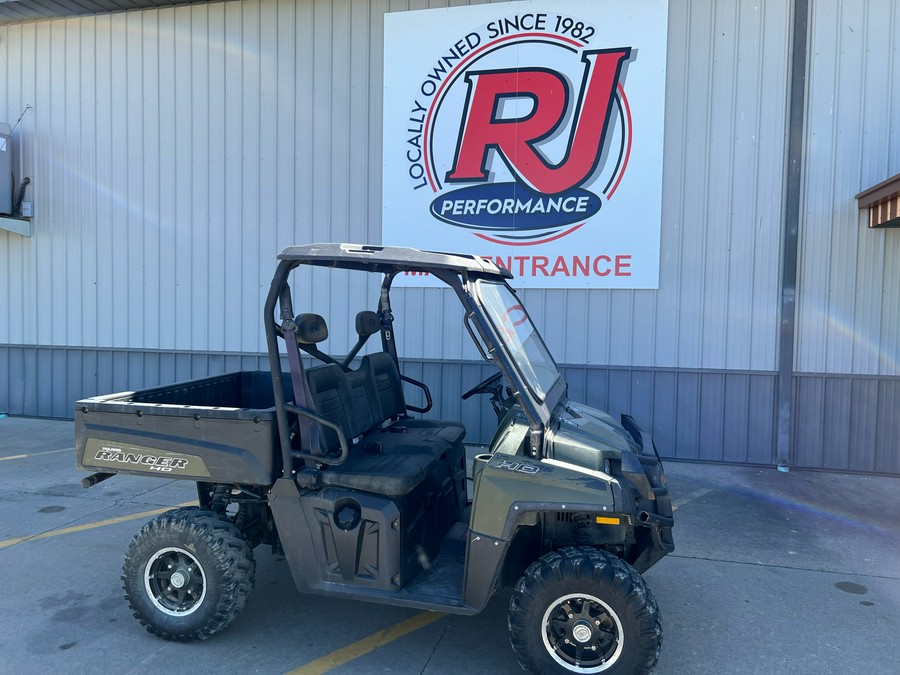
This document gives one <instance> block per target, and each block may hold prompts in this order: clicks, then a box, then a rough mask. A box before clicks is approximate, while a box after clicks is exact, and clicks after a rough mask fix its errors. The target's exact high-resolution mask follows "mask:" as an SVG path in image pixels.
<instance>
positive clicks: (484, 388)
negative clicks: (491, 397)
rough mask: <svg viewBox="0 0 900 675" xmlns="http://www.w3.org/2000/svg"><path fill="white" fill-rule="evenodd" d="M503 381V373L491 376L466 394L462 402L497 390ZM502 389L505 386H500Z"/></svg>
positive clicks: (498, 372)
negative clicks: (498, 384)
mask: <svg viewBox="0 0 900 675" xmlns="http://www.w3.org/2000/svg"><path fill="white" fill-rule="evenodd" d="M502 379H503V373H501V372H500V371H497V372H496V373H494V374H493V375H491V376H490V377H489V378H487V379H486V380H483V381H481V382H479V383H478V384H476V385H475V386H474V387H472V388H471V389H469V391H467V392H466V393H465V394H463V395H462V400H463V401H465V400H466V399H467V398H471V397H472V396H474V395H475V394H488V393H490V392H491V390H493V389H495V388H497V383H498V382H499V381H500V380H502ZM500 386H501V387H502V386H503V385H500Z"/></svg>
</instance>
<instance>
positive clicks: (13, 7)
mask: <svg viewBox="0 0 900 675" xmlns="http://www.w3.org/2000/svg"><path fill="white" fill-rule="evenodd" d="M206 2H207V0H0V25H2V24H7V23H17V22H20V21H41V20H45V19H58V18H61V17H69V16H85V15H90V14H109V13H110V12H124V11H128V10H132V9H151V8H157V7H171V6H173V5H193V4H204V3H206Z"/></svg>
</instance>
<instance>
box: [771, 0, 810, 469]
mask: <svg viewBox="0 0 900 675" xmlns="http://www.w3.org/2000/svg"><path fill="white" fill-rule="evenodd" d="M793 16H794V19H793V23H794V26H793V34H792V36H791V75H790V82H789V87H790V89H789V102H788V135H787V165H786V171H785V191H784V220H783V228H782V234H783V240H782V246H781V251H782V253H781V255H782V259H781V324H780V332H779V341H778V414H777V427H776V434H777V436H776V441H775V453H776V454H775V461H776V464H777V466H778V470H779V471H788V470H789V467H790V464H791V455H792V448H791V427H792V413H793V390H794V346H795V344H796V337H797V328H796V304H797V303H796V297H797V257H798V250H799V247H798V241H799V234H800V206H801V199H800V197H801V194H800V193H801V189H802V182H801V178H802V173H803V135H804V124H803V122H804V118H805V116H806V59H807V53H808V49H809V44H808V24H809V0H794V11H793Z"/></svg>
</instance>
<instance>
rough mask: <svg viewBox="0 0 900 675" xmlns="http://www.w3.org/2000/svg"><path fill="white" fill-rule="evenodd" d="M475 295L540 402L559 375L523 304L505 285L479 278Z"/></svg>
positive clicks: (526, 382)
mask: <svg viewBox="0 0 900 675" xmlns="http://www.w3.org/2000/svg"><path fill="white" fill-rule="evenodd" d="M477 288H478V297H479V298H480V299H481V304H482V306H483V307H484V311H485V313H486V314H487V316H488V319H489V320H490V322H491V324H492V325H493V327H494V329H495V330H496V331H497V334H498V335H499V336H500V338H501V339H502V340H503V342H504V344H505V345H506V348H507V351H508V352H509V355H510V356H511V357H512V359H513V361H515V363H516V366H517V367H518V370H519V372H520V373H521V375H522V377H523V379H524V380H525V384H526V385H527V386H528V388H529V389H530V390H531V393H532V394H533V395H534V396H535V398H537V399H538V401H540V402H543V401H544V399H545V398H546V397H547V393H548V392H549V391H550V389H551V388H552V387H553V385H554V384H556V381H557V380H558V379H559V378H560V375H559V370H557V368H556V363H554V361H553V357H552V356H550V352H548V351H547V347H546V346H545V345H544V341H543V340H542V339H541V336H540V334H539V333H538V332H537V329H536V328H535V327H534V324H533V323H531V319H530V318H529V316H528V314H527V313H526V312H525V307H523V306H522V303H521V302H519V299H518V298H517V297H516V296H515V295H514V294H513V293H512V291H510V289H509V287H508V286H506V285H505V284H496V283H490V282H487V281H482V280H479V281H478V283H477Z"/></svg>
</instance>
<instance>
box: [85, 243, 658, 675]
mask: <svg viewBox="0 0 900 675" xmlns="http://www.w3.org/2000/svg"><path fill="white" fill-rule="evenodd" d="M278 259H279V261H280V262H279V264H278V267H277V270H276V272H275V277H274V279H273V280H272V284H271V287H270V290H269V293H268V297H267V299H266V303H265V311H264V315H263V321H264V323H265V332H266V339H267V345H268V356H269V365H270V370H269V372H237V373H232V374H228V375H221V376H217V377H209V378H205V379H202V380H196V381H191V382H186V383H180V384H175V385H171V386H166V387H158V388H153V389H145V390H143V391H137V392H128V393H119V394H112V395H107V396H98V397H95V398H89V399H85V400H82V401H78V403H77V404H76V425H75V443H76V453H77V461H78V466H79V468H82V469H87V470H91V471H94V472H96V473H94V474H92V475H91V476H89V477H88V478H85V479H84V481H82V482H83V484H84V485H85V486H86V487H87V486H89V485H93V484H95V483H97V482H99V481H100V480H104V479H106V478H109V477H110V476H112V475H114V474H116V473H124V474H136V475H145V476H158V477H165V478H170V479H171V478H179V479H185V480H192V481H195V482H196V484H197V492H198V496H199V507H192V508H180V509H176V510H173V511H169V512H167V513H165V514H163V515H161V516H159V517H157V518H155V519H154V520H152V521H151V522H150V523H148V524H147V525H145V526H144V528H143V529H142V530H141V531H140V532H139V533H138V534H137V535H136V536H135V537H134V539H133V540H132V542H131V544H130V547H129V549H128V552H127V554H126V556H125V563H124V569H123V576H122V579H123V582H124V586H125V595H126V598H127V600H128V602H129V605H130V607H131V609H132V610H133V611H134V614H135V617H136V618H137V619H139V620H140V622H141V623H142V624H143V625H144V626H145V627H146V628H147V630H149V631H150V632H151V633H154V634H156V635H158V636H160V637H163V638H165V639H169V640H181V641H189V640H203V639H206V638H208V637H210V636H211V635H213V634H214V633H217V632H218V631H220V630H222V629H223V628H225V627H226V626H227V625H228V624H229V623H230V622H231V621H232V620H233V619H234V617H235V616H236V615H237V613H238V612H239V611H240V610H241V608H242V607H243V606H244V604H245V602H246V600H247V597H248V595H249V594H250V591H251V589H252V587H253V582H254V573H255V563H254V558H253V549H254V548H255V547H256V546H258V545H259V544H268V545H270V546H271V547H272V548H273V550H274V551H275V552H277V553H283V555H284V556H285V558H286V560H287V564H288V565H289V567H290V570H291V574H292V575H293V578H294V581H295V583H296V586H297V588H298V589H299V590H300V591H302V592H305V593H319V594H323V595H330V596H335V597H344V598H353V599H356V600H367V601H370V602H377V603H385V604H390V605H400V606H405V607H413V608H419V609H425V610H440V611H442V612H450V613H456V614H476V613H478V612H480V611H481V610H483V609H484V608H485V606H486V605H487V603H488V601H489V600H490V598H491V597H492V596H493V595H494V594H495V593H497V592H498V591H499V590H500V589H502V588H504V587H509V586H513V587H514V589H513V591H512V599H511V601H510V606H509V631H510V640H511V642H512V646H513V649H514V650H515V652H516V654H517V656H518V658H519V661H520V663H521V664H522V666H523V667H524V668H526V669H529V670H532V671H534V672H539V673H548V672H562V673H597V672H606V673H647V672H650V671H652V669H653V667H654V666H655V664H656V660H657V657H658V654H659V648H660V643H661V637H662V633H661V624H660V618H659V611H658V609H657V603H656V600H655V598H654V597H653V594H652V593H651V592H650V590H649V589H648V588H647V586H646V585H645V583H644V580H643V579H642V577H641V576H640V574H639V573H640V572H643V571H644V570H646V569H648V568H649V567H650V566H651V565H653V564H654V563H656V562H657V561H658V560H660V559H661V558H662V557H663V556H664V555H666V553H668V552H670V551H672V550H673V549H674V544H673V539H672V524H673V520H672V508H671V501H670V498H669V496H668V491H667V487H666V484H665V483H666V481H665V477H664V475H663V469H662V464H661V462H660V460H659V456H658V454H657V452H656V448H655V447H654V444H653V441H652V439H651V438H650V436H649V435H648V434H647V433H646V432H644V431H642V430H641V429H640V427H639V426H638V425H637V424H636V423H635V421H634V420H633V419H631V418H630V417H629V416H627V415H623V416H622V418H621V420H620V422H617V421H615V420H614V419H613V418H611V417H610V416H609V415H607V414H606V413H603V412H601V411H599V410H594V409H591V408H588V407H586V406H584V405H581V404H578V403H574V402H572V401H569V400H568V398H567V395H566V394H567V388H566V383H565V382H564V380H563V378H562V377H561V376H560V373H559V371H558V370H557V366H556V364H555V363H554V361H553V358H552V357H551V356H550V353H549V352H548V351H547V348H546V346H545V345H544V343H543V341H542V340H541V337H540V335H539V334H538V332H537V330H536V328H535V326H534V325H533V324H532V322H531V319H530V318H529V316H528V313H527V312H526V311H525V309H524V307H523V305H522V303H521V302H520V300H519V299H518V298H517V297H516V294H515V292H514V291H513V290H512V289H511V288H510V287H509V285H508V284H507V280H508V279H511V278H512V275H511V274H510V273H509V272H508V271H507V270H505V269H502V268H499V267H497V266H496V265H494V264H493V263H492V262H490V261H486V260H483V259H481V258H479V257H475V256H470V255H453V254H446V253H431V252H425V251H418V250H413V249H406V248H393V247H381V246H358V245H349V244H316V245H309V246H291V247H288V248H286V249H285V250H284V251H282V253H281V254H280V255H279V256H278ZM299 265H314V266H319V267H326V268H339V269H347V270H358V271H363V272H369V273H373V274H377V275H381V277H382V279H383V280H382V283H381V290H380V295H379V297H378V299H377V305H376V306H377V310H376V311H361V312H359V314H357V315H356V317H355V318H356V321H355V327H356V343H355V346H354V347H352V349H350V352H349V354H347V355H346V356H345V357H343V358H339V357H336V356H332V355H329V354H326V353H325V352H324V351H323V350H322V349H321V348H320V347H319V345H320V344H321V343H322V342H323V341H324V340H325V339H326V338H327V336H328V327H327V324H326V322H325V319H324V318H323V317H321V316H319V315H316V314H309V313H301V314H299V315H295V313H294V308H293V305H292V302H291V289H290V284H289V274H290V272H291V271H292V270H294V269H295V268H297V267H298V266H299ZM404 272H415V273H418V274H421V273H427V274H430V275H432V276H433V277H436V278H437V279H439V280H440V281H441V282H443V283H445V284H446V285H448V286H449V287H450V288H452V289H453V290H454V291H455V293H456V296H457V297H458V299H459V301H460V302H461V303H462V308H463V312H462V317H461V318H462V321H463V323H464V325H465V326H466V328H467V330H468V332H469V334H470V335H471V337H472V339H473V340H474V342H475V344H476V346H477V348H478V350H479V351H480V352H481V355H482V356H483V357H484V358H485V359H486V360H487V361H489V362H490V363H491V364H493V365H494V366H496V368H497V372H496V373H495V374H492V375H491V376H490V377H488V378H487V379H485V380H484V381H483V382H480V383H478V384H476V385H475V386H473V387H472V388H471V389H469V390H468V391H467V392H465V393H463V394H462V398H463V399H467V398H469V397H471V396H474V395H476V394H487V395H488V396H489V397H490V401H491V405H492V407H493V409H494V411H495V412H496V414H497V419H498V425H497V430H496V433H495V434H494V437H493V440H492V441H491V444H490V448H489V452H487V453H484V454H481V455H478V456H477V457H475V459H474V462H473V470H472V474H473V475H472V478H473V479H474V485H473V495H474V496H473V498H472V500H471V501H469V500H468V496H467V495H468V490H467V483H466V481H467V475H466V453H465V448H464V446H463V438H464V436H465V433H466V428H465V425H464V421H455V420H454V421H443V420H434V419H423V418H420V417H412V416H410V414H409V413H410V411H412V412H415V413H425V412H427V411H428V410H429V409H430V408H431V405H432V398H431V393H430V391H429V389H428V387H427V386H426V384H424V383H422V382H418V381H416V380H413V379H412V378H410V377H407V376H406V375H404V374H402V373H401V366H400V363H399V362H398V359H397V348H396V344H395V342H396V336H395V334H394V327H393V314H392V311H391V300H390V297H391V283H392V281H393V280H394V278H395V277H396V276H397V275H398V274H402V273H404ZM291 281H292V282H293V283H295V284H296V283H299V282H298V280H297V279H291ZM423 329H424V327H423ZM375 334H379V335H380V339H381V350H380V351H373V350H366V351H367V352H368V353H366V354H365V355H364V356H362V357H361V358H357V357H358V355H359V354H360V353H361V352H362V351H363V347H364V345H365V343H366V342H367V339H368V338H369V337H370V336H373V335H375ZM282 345H283V349H284V350H285V351H286V354H287V358H286V363H287V365H288V366H289V368H288V372H286V373H283V372H282ZM301 352H303V353H301ZM304 353H305V355H306V356H304ZM304 358H305V359H306V361H307V363H314V364H316V365H313V366H311V367H308V365H306V364H304ZM410 387H412V388H418V389H419V390H421V394H419V395H418V396H419V397H420V398H421V399H424V402H425V405H424V406H415V405H412V404H411V403H408V402H407V401H406V397H405V393H404V389H409V388H410Z"/></svg>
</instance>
